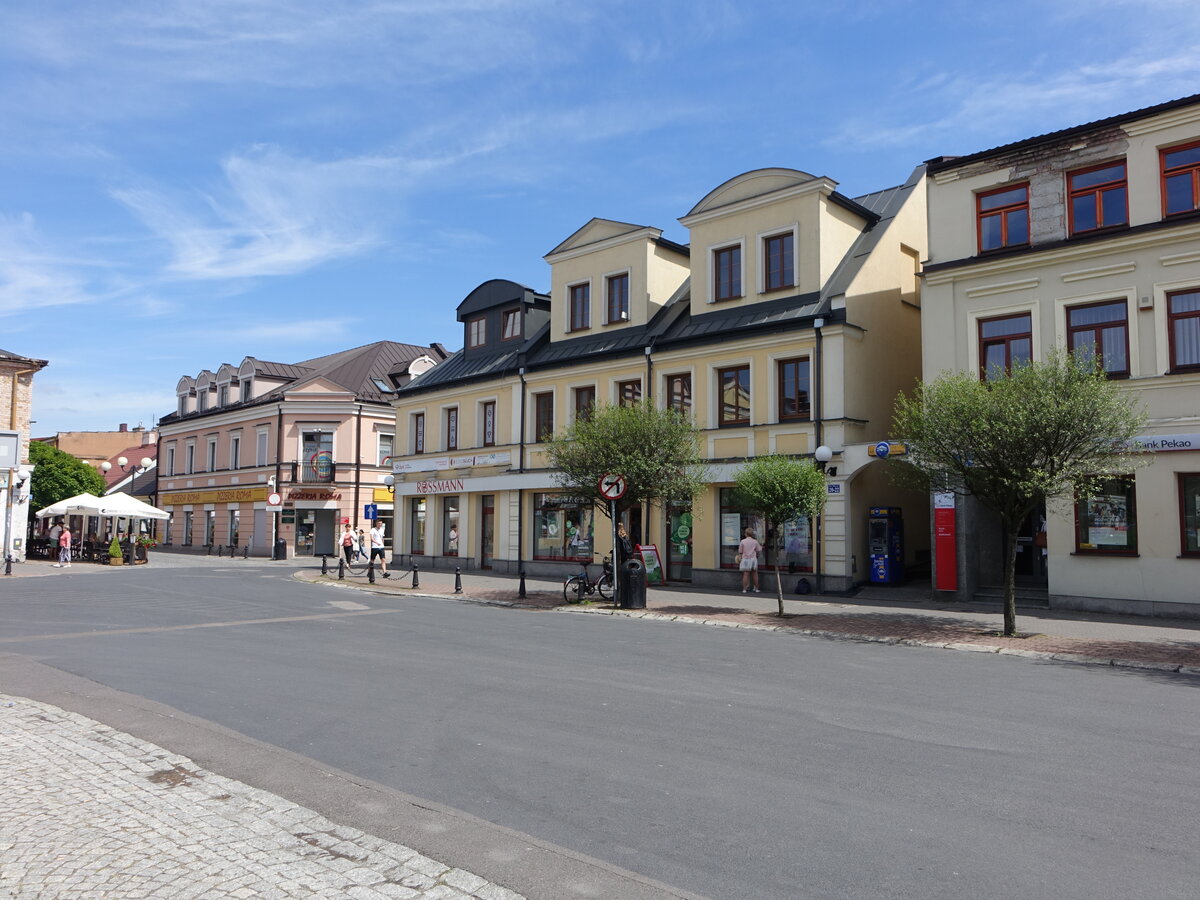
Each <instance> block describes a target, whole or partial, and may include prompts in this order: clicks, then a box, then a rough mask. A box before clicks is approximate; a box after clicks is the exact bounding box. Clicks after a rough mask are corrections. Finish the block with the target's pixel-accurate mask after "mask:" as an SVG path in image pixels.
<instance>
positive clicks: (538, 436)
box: [533, 391, 554, 443]
mask: <svg viewBox="0 0 1200 900" xmlns="http://www.w3.org/2000/svg"><path fill="white" fill-rule="evenodd" d="M552 437H554V394H553V393H551V392H549V391H548V392H546V393H544V394H534V395H533V439H534V441H535V442H538V443H540V442H542V441H548V440H550V439H551V438H552Z"/></svg>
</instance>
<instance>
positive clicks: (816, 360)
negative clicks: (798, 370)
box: [812, 317, 825, 594]
mask: <svg viewBox="0 0 1200 900" xmlns="http://www.w3.org/2000/svg"><path fill="white" fill-rule="evenodd" d="M824 326H825V319H824V318H821V317H818V318H816V319H813V335H814V344H813V364H812V382H813V386H812V387H813V390H812V417H813V436H814V438H815V439H816V444H817V447H820V446H821V444H822V439H823V438H824V427H823V425H822V422H821V392H822V391H823V390H824V387H825V379H824V378H823V377H822V370H821V360H822V357H821V340H822V337H821V329H822V328H823V327H824ZM814 449H815V448H814ZM821 474H822V476H823V475H824V474H825V466H824V464H822V465H821ZM822 518H823V517H822V515H821V514H818V515H817V516H816V519H815V525H816V527H815V528H814V529H813V581H815V582H816V587H817V593H818V594H823V593H825V573H824V571H823V566H822V565H821V554H822V553H823V551H824V549H825V547H824V543H825V542H824V535H823V534H822V526H823V524H824V523H823V522H822V521H821V520H822Z"/></svg>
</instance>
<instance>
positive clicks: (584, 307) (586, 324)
mask: <svg viewBox="0 0 1200 900" xmlns="http://www.w3.org/2000/svg"><path fill="white" fill-rule="evenodd" d="M568 293H569V296H570V300H571V330H572V331H582V330H583V329H585V328H590V327H591V324H592V309H591V306H592V286H591V285H590V284H573V285H571V287H570V288H569V291H568Z"/></svg>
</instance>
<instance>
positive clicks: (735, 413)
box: [717, 366, 750, 425]
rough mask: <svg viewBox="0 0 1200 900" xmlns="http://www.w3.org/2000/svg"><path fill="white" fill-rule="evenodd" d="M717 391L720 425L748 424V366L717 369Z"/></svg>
mask: <svg viewBox="0 0 1200 900" xmlns="http://www.w3.org/2000/svg"><path fill="white" fill-rule="evenodd" d="M717 392H718V398H719V400H718V402H719V403H720V414H719V423H720V424H721V425H749V424H750V367H749V366H732V367H730V368H728V369H718V370H717Z"/></svg>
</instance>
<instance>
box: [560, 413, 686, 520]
mask: <svg viewBox="0 0 1200 900" xmlns="http://www.w3.org/2000/svg"><path fill="white" fill-rule="evenodd" d="M699 447H700V432H699V431H698V430H697V428H696V426H695V425H694V424H693V423H692V420H691V419H690V418H688V417H687V416H685V415H683V414H682V413H680V412H678V411H677V410H673V409H659V408H658V407H656V406H655V405H654V404H653V403H652V402H651V401H649V400H645V401H642V402H640V403H634V404H631V405H628V406H598V407H596V408H595V409H593V410H592V413H591V415H590V416H586V417H580V418H577V419H576V420H575V421H574V422H573V423H571V425H569V426H568V427H567V428H566V429H565V430H564V431H563V432H562V433H561V434H559V435H557V436H555V437H554V438H552V439H551V440H550V441H549V442H548V443H547V445H546V451H547V455H548V456H549V461H550V465H551V466H553V467H554V468H555V469H557V470H558V471H557V472H556V474H555V479H556V481H557V482H558V484H560V485H561V486H562V487H563V488H565V489H566V490H567V491H569V492H570V493H572V494H574V495H575V496H577V497H580V498H590V499H591V500H592V501H593V502H594V503H595V505H596V506H597V507H599V508H600V509H602V510H603V511H604V513H605V515H608V514H609V508H608V502H607V501H605V500H603V499H601V498H600V496H599V493H598V491H597V485H598V484H599V483H600V479H601V478H603V477H604V476H605V475H608V474H610V473H612V474H617V475H622V476H624V478H625V484H626V491H625V496H624V497H622V498H621V500H620V501H619V506H618V509H619V510H624V509H629V508H631V507H634V506H640V505H641V504H644V503H645V504H651V505H656V506H662V505H664V504H668V503H677V504H680V505H685V504H690V503H691V502H692V500H693V499H694V498H695V497H697V496H698V495H699V494H700V493H701V492H702V491H703V490H704V489H705V487H707V485H708V477H707V472H708V470H707V467H706V465H705V461H704V459H703V458H702V457H701V456H700V451H699Z"/></svg>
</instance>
